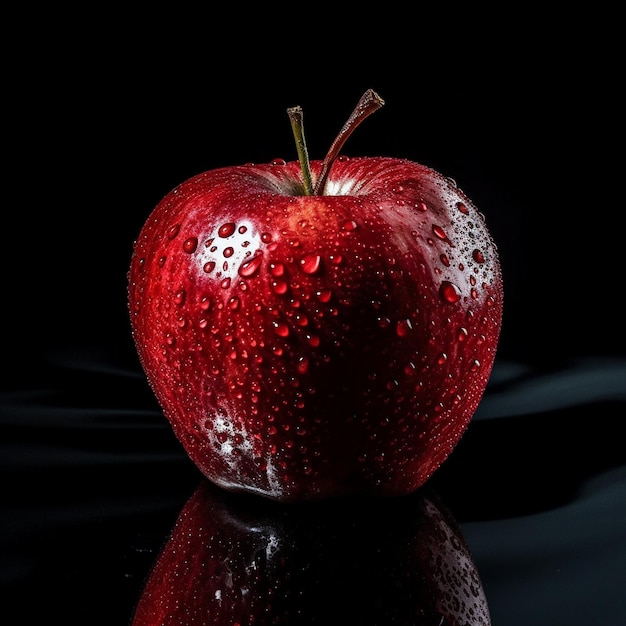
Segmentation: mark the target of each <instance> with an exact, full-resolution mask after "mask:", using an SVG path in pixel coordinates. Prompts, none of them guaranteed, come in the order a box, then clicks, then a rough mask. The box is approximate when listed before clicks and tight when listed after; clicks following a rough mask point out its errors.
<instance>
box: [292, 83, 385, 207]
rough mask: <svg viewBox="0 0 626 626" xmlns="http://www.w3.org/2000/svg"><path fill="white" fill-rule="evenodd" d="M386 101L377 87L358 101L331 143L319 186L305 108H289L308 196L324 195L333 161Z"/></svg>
mask: <svg viewBox="0 0 626 626" xmlns="http://www.w3.org/2000/svg"><path fill="white" fill-rule="evenodd" d="M384 104H385V101H384V100H383V99H382V98H381V97H380V96H379V95H378V94H377V93H376V92H375V91H374V90H373V89H368V90H367V91H366V92H365V93H364V94H363V95H362V96H361V98H360V100H359V101H358V103H357V105H356V107H355V108H354V110H353V111H352V113H351V114H350V117H349V118H348V119H347V121H346V123H345V124H344V125H343V126H342V127H341V130H340V131H339V133H338V134H337V137H336V138H335V140H334V141H333V143H332V145H331V146H330V148H329V150H328V152H327V153H326V157H325V158H324V161H323V162H322V169H321V171H320V175H319V176H318V178H317V180H316V182H315V185H313V182H312V174H311V162H310V159H309V153H308V150H307V147H306V141H305V138H304V130H303V128H304V122H303V114H302V108H301V107H299V106H295V107H290V108H289V109H287V114H288V115H289V119H290V120H291V128H292V131H293V135H294V138H295V141H296V150H297V151H298V159H299V161H300V167H301V168H302V184H303V191H304V195H306V196H311V195H315V196H319V195H323V191H324V187H325V186H326V181H327V180H328V175H329V173H330V169H331V167H332V166H333V163H334V162H335V160H336V159H337V157H338V156H339V152H340V151H341V149H342V148H343V146H344V144H345V143H346V141H347V140H348V138H349V137H350V135H352V133H353V132H354V131H355V130H356V128H357V126H359V124H361V122H362V121H363V120H365V118H367V117H369V116H370V115H371V114H372V113H374V112H375V111H378V109H380V108H381V107H382V106H383V105H384Z"/></svg>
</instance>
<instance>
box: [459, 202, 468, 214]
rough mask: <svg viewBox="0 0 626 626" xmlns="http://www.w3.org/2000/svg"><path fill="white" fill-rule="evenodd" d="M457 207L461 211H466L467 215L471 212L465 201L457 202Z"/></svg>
mask: <svg viewBox="0 0 626 626" xmlns="http://www.w3.org/2000/svg"><path fill="white" fill-rule="evenodd" d="M456 208H457V209H458V210H459V211H461V213H464V214H465V215H467V214H468V213H469V210H468V209H467V207H466V206H465V204H464V203H463V202H457V203H456Z"/></svg>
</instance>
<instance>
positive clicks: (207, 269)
mask: <svg viewBox="0 0 626 626" xmlns="http://www.w3.org/2000/svg"><path fill="white" fill-rule="evenodd" d="M202 269H203V270H204V271H205V272H206V273H207V274H210V273H211V272H212V271H213V270H214V269H215V261H207V262H206V263H205V264H204V266H203V268H202Z"/></svg>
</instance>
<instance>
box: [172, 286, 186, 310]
mask: <svg viewBox="0 0 626 626" xmlns="http://www.w3.org/2000/svg"><path fill="white" fill-rule="evenodd" d="M186 297H187V292H186V291H185V290H184V289H181V290H180V291H178V292H177V293H176V295H175V296H174V304H176V305H178V306H182V305H183V304H184V302H185V298H186Z"/></svg>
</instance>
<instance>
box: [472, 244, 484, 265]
mask: <svg viewBox="0 0 626 626" xmlns="http://www.w3.org/2000/svg"><path fill="white" fill-rule="evenodd" d="M472 259H474V261H476V263H484V262H485V256H484V255H483V253H482V252H481V251H480V250H479V249H478V248H476V249H474V250H473V251H472Z"/></svg>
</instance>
